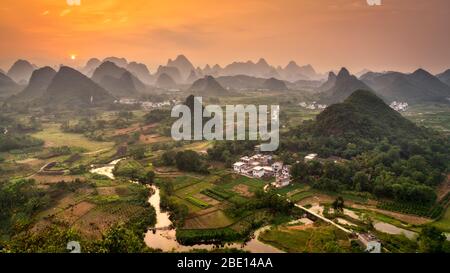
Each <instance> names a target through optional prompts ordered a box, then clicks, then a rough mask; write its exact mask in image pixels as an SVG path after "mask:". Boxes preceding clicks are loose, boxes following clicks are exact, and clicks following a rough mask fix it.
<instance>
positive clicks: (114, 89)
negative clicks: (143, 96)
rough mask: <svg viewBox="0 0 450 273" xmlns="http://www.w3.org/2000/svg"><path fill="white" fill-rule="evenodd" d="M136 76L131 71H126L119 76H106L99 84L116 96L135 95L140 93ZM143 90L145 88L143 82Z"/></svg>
mask: <svg viewBox="0 0 450 273" xmlns="http://www.w3.org/2000/svg"><path fill="white" fill-rule="evenodd" d="M135 81H136V77H135V76H133V75H132V74H131V73H130V72H129V71H127V72H125V73H123V74H122V76H120V77H119V78H115V77H112V76H104V77H103V78H102V79H101V80H100V82H99V85H100V86H101V87H103V88H105V89H106V90H108V91H109V92H110V93H111V94H113V95H114V96H116V97H135V96H138V95H139V91H138V88H137V87H136V84H135ZM139 89H141V90H144V89H145V87H143V84H142V86H141V88H139Z"/></svg>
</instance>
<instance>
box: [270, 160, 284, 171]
mask: <svg viewBox="0 0 450 273" xmlns="http://www.w3.org/2000/svg"><path fill="white" fill-rule="evenodd" d="M272 168H273V171H274V172H276V173H277V172H279V171H281V169H282V168H283V162H280V161H277V162H275V163H273V164H272Z"/></svg>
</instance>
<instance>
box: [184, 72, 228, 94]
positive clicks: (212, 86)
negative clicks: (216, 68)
mask: <svg viewBox="0 0 450 273" xmlns="http://www.w3.org/2000/svg"><path fill="white" fill-rule="evenodd" d="M189 92H192V93H193V94H195V95H197V96H204V97H211V96H226V95H228V94H229V92H228V91H227V90H226V89H225V88H223V87H222V86H221V85H220V83H218V82H217V81H216V79H215V78H214V77H212V76H205V77H204V78H203V79H199V80H197V81H195V82H194V83H193V84H192V86H191V87H190V88H189Z"/></svg>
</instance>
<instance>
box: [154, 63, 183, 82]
mask: <svg viewBox="0 0 450 273" xmlns="http://www.w3.org/2000/svg"><path fill="white" fill-rule="evenodd" d="M161 74H167V75H168V76H170V78H172V80H174V81H175V83H177V84H180V83H183V82H184V81H183V78H182V76H181V73H180V70H178V68H176V67H174V66H161V65H160V66H159V67H158V71H157V72H156V74H155V77H156V78H157V79H158V78H159V77H160V75H161Z"/></svg>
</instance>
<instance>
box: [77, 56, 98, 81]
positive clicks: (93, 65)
mask: <svg viewBox="0 0 450 273" xmlns="http://www.w3.org/2000/svg"><path fill="white" fill-rule="evenodd" d="M101 63H102V62H101V61H100V60H99V59H97V58H91V59H89V61H88V62H87V63H86V65H85V66H84V67H83V68H81V69H80V72H81V73H83V74H84V75H86V76H88V77H92V74H94V71H95V69H97V67H98V66H99V65H100V64H101Z"/></svg>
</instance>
